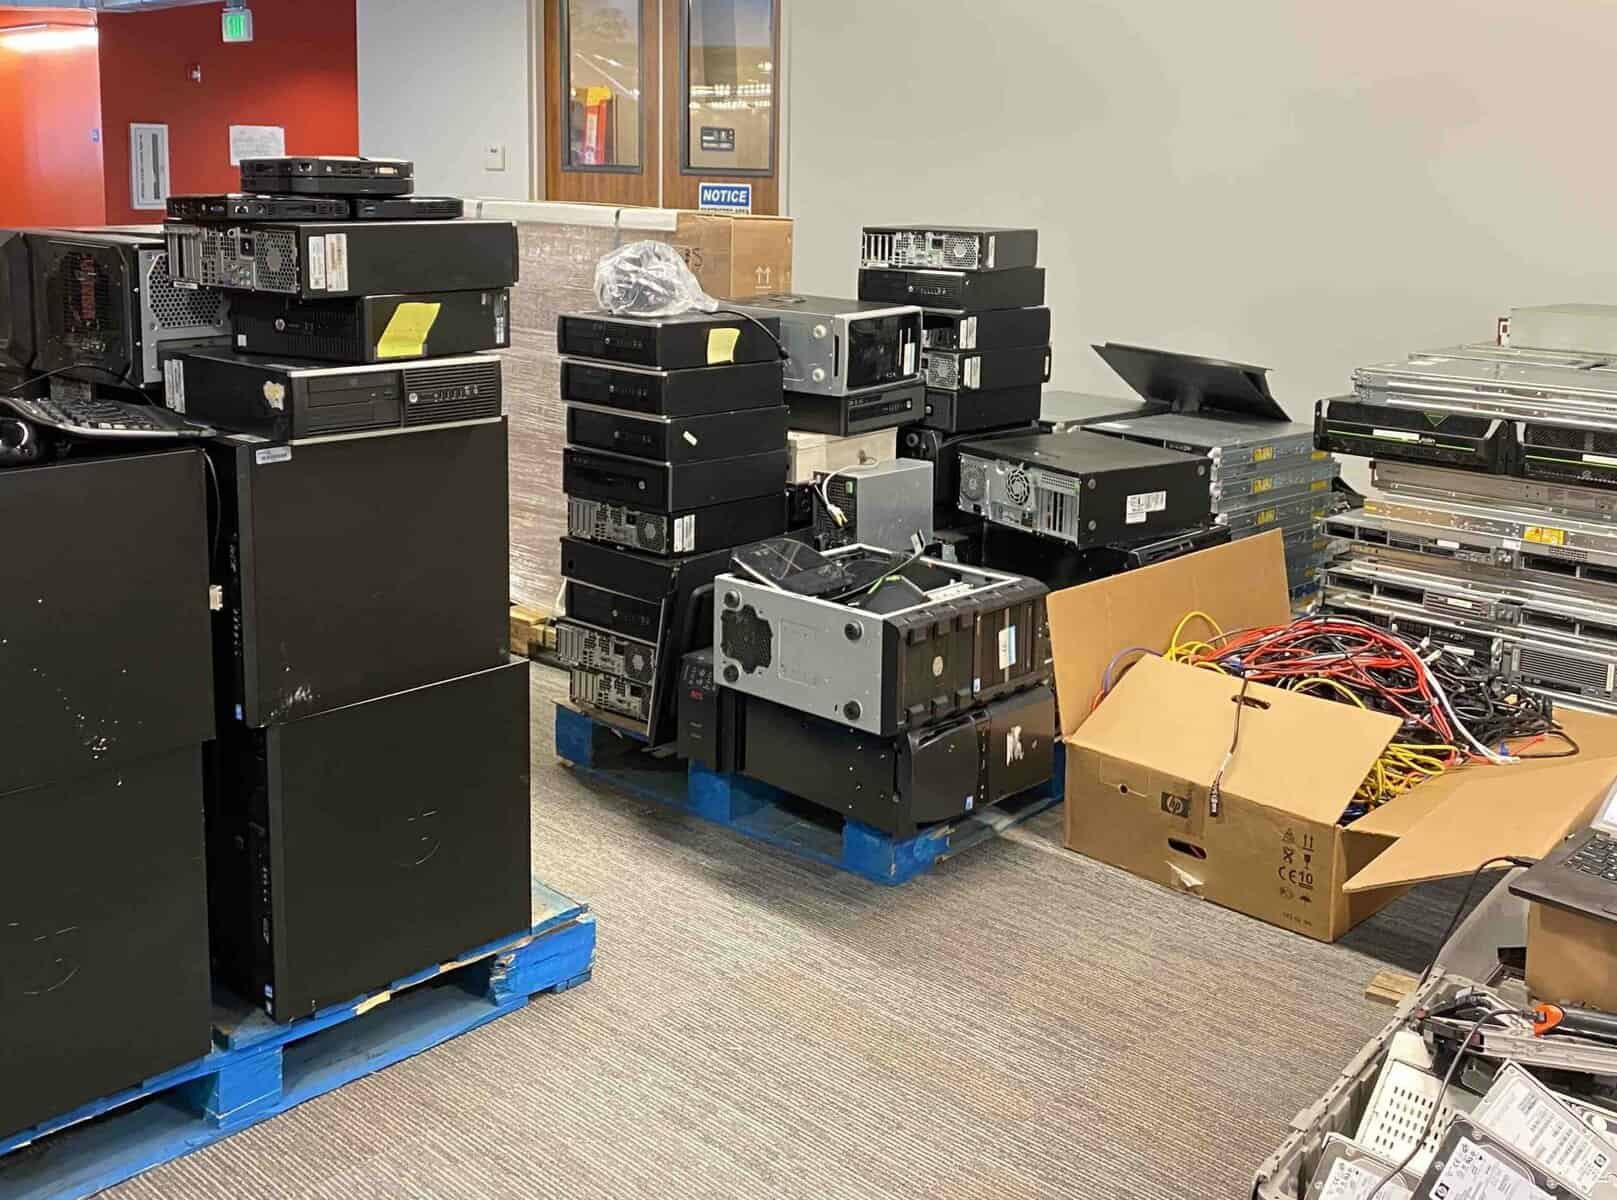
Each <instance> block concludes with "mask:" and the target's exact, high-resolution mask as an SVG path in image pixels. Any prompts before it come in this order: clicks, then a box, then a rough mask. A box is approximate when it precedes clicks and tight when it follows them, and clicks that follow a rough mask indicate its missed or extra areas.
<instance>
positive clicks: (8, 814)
mask: <svg viewBox="0 0 1617 1200" xmlns="http://www.w3.org/2000/svg"><path fill="white" fill-rule="evenodd" d="M7 744H8V745H10V744H11V743H10V739H8V742H7ZM0 821H3V822H4V825H5V834H4V836H0V964H3V966H0V1028H3V1029H4V1030H5V1034H4V1036H0V1137H4V1136H6V1135H8V1134H12V1133H17V1132H19V1131H21V1130H24V1129H28V1128H31V1127H32V1126H34V1125H37V1124H40V1123H41V1122H44V1121H48V1120H50V1119H52V1118H54V1117H58V1116H62V1115H64V1114H66V1113H69V1112H71V1111H72V1110H73V1109H75V1108H77V1107H78V1106H79V1105H81V1104H88V1103H89V1102H90V1101H92V1100H96V1099H98V1098H100V1097H102V1096H107V1095H111V1094H112V1093H114V1092H118V1091H121V1090H122V1089H124V1088H127V1087H133V1086H134V1085H135V1084H137V1083H140V1082H141V1081H142V1080H145V1079H148V1078H150V1077H151V1076H153V1075H160V1074H162V1073H163V1072H164V1071H169V1070H173V1069H174V1068H175V1067H178V1066H182V1065H184V1064H185V1063H187V1062H190V1061H192V1060H194V1059H198V1058H201V1057H202V1056H203V1055H205V1054H207V1053H208V1051H209V1049H210V1048H211V1046H212V1027H211V1024H210V1014H211V1003H212V994H211V990H210V987H209V983H208V929H207V905H206V901H205V896H206V886H207V885H206V880H205V878H204V872H203V843H202V770H201V748H200V747H199V746H187V747H183V748H180V749H171V750H165V751H163V752H162V753H159V754H155V755H151V756H149V757H146V758H142V759H138V760H135V761H131V762H125V763H123V764H122V765H121V766H117V767H112V768H108V769H106V770H101V771H94V772H91V773H89V774H84V775H77V776H74V777H73V778H70V779H62V780H57V781H55V782H52V783H47V784H41V785H39V786H36V787H31V788H25V789H23V790H21V791H14V792H7V793H5V794H0Z"/></svg>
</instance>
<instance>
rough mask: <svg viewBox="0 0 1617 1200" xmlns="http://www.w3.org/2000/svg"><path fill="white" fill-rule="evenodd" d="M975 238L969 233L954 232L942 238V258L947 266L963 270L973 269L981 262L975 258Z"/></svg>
mask: <svg viewBox="0 0 1617 1200" xmlns="http://www.w3.org/2000/svg"><path fill="white" fill-rule="evenodd" d="M977 248H978V247H977V239H976V238H975V237H972V236H971V235H969V234H954V235H952V236H949V237H946V238H944V239H943V259H944V262H946V263H947V264H948V265H949V266H951V267H955V268H957V269H959V270H963V271H975V270H976V269H977V268H978V266H980V265H981V264H980V263H979V262H978V260H977Z"/></svg>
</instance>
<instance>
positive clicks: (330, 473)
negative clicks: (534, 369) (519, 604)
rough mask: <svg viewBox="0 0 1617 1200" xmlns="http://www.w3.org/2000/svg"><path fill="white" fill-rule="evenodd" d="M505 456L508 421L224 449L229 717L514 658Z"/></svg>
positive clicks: (367, 692) (222, 650) (287, 711)
mask: <svg viewBox="0 0 1617 1200" xmlns="http://www.w3.org/2000/svg"><path fill="white" fill-rule="evenodd" d="M506 454H507V445H506V424H505V422H504V420H498V421H492V422H486V423H482V424H475V425H464V426H455V427H444V428H436V429H423V430H419V431H415V432H401V433H394V434H388V435H385V436H378V437H355V438H339V439H333V440H331V441H327V442H317V443H314V444H307V445H298V446H265V445H263V444H262V443H260V442H254V441H252V440H250V439H244V438H228V439H222V440H221V441H219V442H217V443H215V446H214V449H213V460H214V462H215V464H216V466H217V469H218V474H219V478H220V483H221V492H222V494H223V500H224V512H225V520H224V539H223V540H224V543H225V544H224V546H223V547H222V549H221V553H222V554H223V555H225V557H226V558H227V559H228V562H229V565H230V570H229V572H228V575H227V577H226V579H225V605H224V609H223V611H221V612H220V613H218V614H216V617H215V621H214V631H215V639H214V640H215V648H216V649H215V654H216V663H217V667H218V678H219V689H218V690H219V696H220V710H221V717H222V719H224V720H227V721H231V722H237V721H239V722H244V723H245V724H247V725H249V726H254V727H257V726H264V725H270V724H275V723H279V722H286V721H292V720H296V719H299V718H302V717H308V716H313V715H314V714H316V713H321V712H329V711H331V710H332V709H336V708H341V707H343V706H345V705H349V704H354V703H357V702H358V701H362V700H370V699H374V698H375V697H377V696H386V695H390V694H392V693H394V692H401V691H406V690H408V689H410V688H413V687H419V686H421V685H423V684H427V683H434V682H437V681H438V680H443V679H452V678H454V677H456V676H459V675H465V674H467V673H469V672H472V671H478V670H482V669H484V668H488V667H493V666H498V665H499V664H501V663H503V662H504V661H505V658H506V654H507V650H508V647H509V630H508V622H507V609H508V604H509V593H510V564H509V531H508V513H509V505H508V497H507V485H506Z"/></svg>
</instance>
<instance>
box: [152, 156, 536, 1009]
mask: <svg viewBox="0 0 1617 1200" xmlns="http://www.w3.org/2000/svg"><path fill="white" fill-rule="evenodd" d="M300 162H301V163H312V164H313V170H314V171H315V172H322V171H325V170H327V169H330V170H332V171H333V174H334V177H333V178H331V179H325V178H323V177H322V176H321V175H320V174H318V173H317V174H314V175H312V176H311V175H308V174H304V175H299V174H297V170H298V164H299V163H300ZM333 163H334V164H335V165H334V166H331V167H329V168H328V166H327V164H333ZM273 165H278V166H281V167H286V166H288V164H286V163H281V164H273ZM261 166H262V164H253V163H249V164H244V171H243V174H244V184H248V185H249V188H248V190H249V191H251V188H252V186H257V187H260V188H265V187H270V186H273V187H275V188H276V189H277V191H276V192H274V193H254V194H250V195H243V196H234V197H182V198H176V201H174V202H172V213H171V215H172V217H173V218H174V219H171V221H170V223H169V226H168V229H167V235H168V249H169V258H170V262H171V265H172V269H173V271H174V273H175V277H176V278H177V279H179V280H181V281H183V282H187V283H190V284H192V285H195V286H196V287H198V288H199V289H201V290H204V291H207V290H212V289H217V290H218V291H220V292H222V293H225V294H228V296H229V298H230V307H231V314H232V327H231V334H230V339H229V341H228V343H226V344H220V345H212V346H202V347H197V346H190V347H176V348H173V349H170V350H166V351H165V352H164V353H163V355H162V368H163V377H164V387H165V395H166V399H167V403H168V405H169V406H170V407H171V408H173V409H175V410H176V411H179V412H184V413H185V414H186V415H187V416H189V417H191V418H192V419H195V420H201V421H206V422H207V423H208V424H210V425H212V426H214V427H215V428H217V429H219V430H220V431H221V433H220V436H219V437H218V438H216V439H215V440H214V441H213V442H212V443H211V444H210V447H209V460H210V463H211V466H212V471H213V475H214V478H215V484H216V492H217V496H216V508H217V511H218V521H217V526H216V528H217V532H216V535H215V536H216V541H217V549H216V551H215V555H214V563H215V566H214V574H215V581H216V582H217V583H218V584H219V585H220V591H221V596H220V604H219V608H218V610H217V611H216V612H215V614H214V620H213V634H214V661H215V674H216V677H217V680H218V688H217V705H216V707H217V712H216V714H215V715H216V721H217V738H216V740H215V741H214V742H213V744H212V747H211V750H210V753H209V756H208V771H207V784H208V787H207V835H208V837H207V845H208V872H209V908H210V925H211V929H212V952H213V962H214V968H215V973H216V975H217V976H218V978H219V979H221V980H222V981H224V982H226V983H227V984H228V985H230V986H231V988H232V989H233V990H235V991H236V992H238V993H240V994H242V995H244V996H246V997H247V998H249V999H250V1000H251V1001H252V1002H254V1003H256V1004H259V1005H261V1006H262V1007H263V1009H264V1010H265V1011H266V1012H267V1013H269V1014H270V1015H271V1016H272V1017H273V1018H274V1019H276V1020H289V1019H292V1018H294V1017H298V1016H303V1015H307V1014H309V1013H314V1012H318V1011H320V1010H322V1009H324V1008H326V1007H328V1006H330V1005H333V1004H339V1003H342V1002H344V1001H347V1000H350V999H352V998H354V997H356V996H359V995H362V994H364V993H366V992H368V991H371V990H374V989H377V988H382V987H386V986H388V985H389V984H391V983H392V982H393V981H395V980H397V979H399V978H402V977H404V976H406V975H409V974H412V973H414V972H416V971H419V970H420V969H421V968H422V967H423V966H427V965H430V964H432V963H434V962H441V961H448V960H452V959H454V958H455V957H457V956H458V955H460V954H462V953H464V952H465V951H467V950H469V949H472V948H475V947H477V946H480V945H484V944H486V943H488V942H490V941H493V940H495V939H498V938H501V937H506V936H509V935H512V934H514V933H518V932H520V931H522V930H524V929H526V928H527V926H528V925H529V923H530V908H531V900H530V886H531V885H530V870H529V868H530V862H529V859H530V850H529V845H530V834H529V824H530V822H529V786H528V783H529V755H528V738H529V721H528V680H527V670H526V663H524V662H516V661H513V660H511V659H510V657H509V655H508V651H507V646H508V643H507V606H508V570H509V566H508V542H507V539H508V534H507V508H508V488H507V442H506V426H505V420H504V417H503V414H502V394H501V393H502V387H501V369H500V360H499V358H498V357H497V356H496V355H495V354H493V353H491V352H492V351H494V350H497V349H499V348H501V347H503V346H504V345H506V344H508V338H509V332H508V321H507V312H508V303H509V299H508V297H509V292H508V289H509V287H510V285H511V284H512V283H513V282H514V281H515V280H516V277H517V256H516V236H515V229H514V228H513V227H512V226H511V225H509V224H506V223H503V222H493V221H468V220H460V219H455V215H454V214H455V212H456V211H458V205H455V206H454V207H452V208H449V207H446V206H445V205H444V204H443V203H440V202H437V201H434V200H432V199H431V198H418V199H419V200H420V202H419V203H412V202H411V200H412V198H411V197H410V195H409V190H408V180H407V179H403V180H401V179H400V178H399V176H398V173H397V170H396V169H394V170H393V173H391V174H379V173H378V172H377V169H376V168H375V167H374V164H372V163H371V162H369V161H368V160H292V162H291V164H290V168H289V170H286V171H282V173H281V174H279V175H276V174H275V173H274V171H269V172H266V171H265V170H262V169H260V167H261ZM396 166H397V167H403V168H408V164H397V165H396ZM249 175H251V180H249ZM266 180H268V181H269V182H268V183H267V184H266V182H265V181H266ZM338 205H340V206H345V207H343V211H346V212H347V213H348V214H349V216H348V219H343V218H342V215H341V212H339V211H338V208H337V207H335V206H338ZM221 210H222V211H221ZM328 210H329V211H328ZM422 216H425V217H426V218H427V219H418V218H420V217H422Z"/></svg>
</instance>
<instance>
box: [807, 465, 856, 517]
mask: <svg viewBox="0 0 1617 1200" xmlns="http://www.w3.org/2000/svg"><path fill="white" fill-rule="evenodd" d="M847 469H848V468H846V467H839V468H837V469H836V470H835V471H831V472H829V473H828V474H827V475H826V476H825V478H823V479H821V480H820V482H819V486H817V487H815V488H814V489H813V490H814V493H815V494H816V495H817V496H819V498H820V503H822V504H824V505H825V511H826V514H827V515H828V516H829V517H830V518H831V520H832V522H833V523H835V525H836V527H837V528H838V529H846V528H847V526H848V515H847V514H846V513H845V512H843V511H842V509H841V507H840V506H838V505H836V504H833V503H831V481H832V480H833V479H835V478H836V477H837V476H838V475H841V474H842V473H843V472H844V471H846V470H847Z"/></svg>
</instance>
